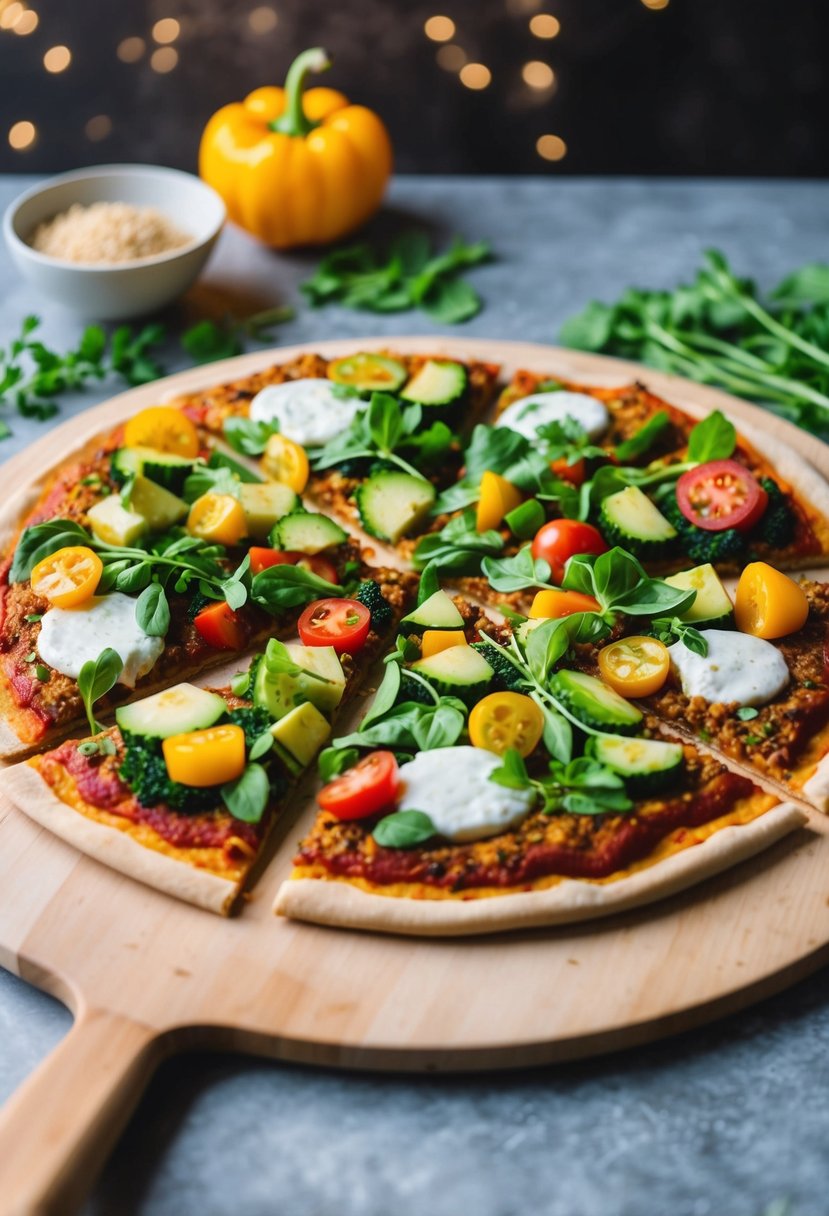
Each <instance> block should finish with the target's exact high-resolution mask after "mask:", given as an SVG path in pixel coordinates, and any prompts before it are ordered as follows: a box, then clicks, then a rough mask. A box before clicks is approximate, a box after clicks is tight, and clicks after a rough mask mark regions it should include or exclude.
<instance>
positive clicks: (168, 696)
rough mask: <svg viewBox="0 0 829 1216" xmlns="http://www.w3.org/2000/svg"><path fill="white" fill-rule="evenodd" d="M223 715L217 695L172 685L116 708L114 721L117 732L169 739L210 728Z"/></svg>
mask: <svg viewBox="0 0 829 1216" xmlns="http://www.w3.org/2000/svg"><path fill="white" fill-rule="evenodd" d="M226 711H227V705H226V704H225V701H224V698H223V697H220V696H219V695H218V693H215V692H208V691H207V689H206V688H197V687H196V685H195V684H174V685H173V687H172V688H165V689H164V691H163V692H157V693H155V694H154V695H153V696H152V697H144V699H143V700H141V701H133V703H132V704H131V705H120V706H119V707H118V709H116V711H115V721H116V722H117V723H118V725H119V727H120V728H121V730H124V731H127V733H128V734H131V735H141V736H142V738H145V739H169V738H170V736H171V735H182V734H187V733H188V732H189V731H191V730H206V729H207V727H208V726H214V725H215V723H216V722H218V721H219V718H221V716H222V714H223V713H225V712H226Z"/></svg>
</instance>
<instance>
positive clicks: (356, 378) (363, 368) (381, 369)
mask: <svg viewBox="0 0 829 1216" xmlns="http://www.w3.org/2000/svg"><path fill="white" fill-rule="evenodd" d="M407 375H408V372H407V371H406V368H405V366H404V365H403V364H402V363H400V362H399V361H398V360H397V359H390V358H389V356H388V355H372V354H369V353H368V351H361V352H360V353H359V354H357V355H346V357H345V358H344V359H335V360H334V362H333V363H329V364H328V378H329V380H333V381H334V382H335V383H336V384H348V385H350V386H351V388H356V389H357V391H358V392H361V393H367V392H375V393H382V392H385V393H396V392H397V390H398V389H399V388H400V386H401V385H402V384H405V382H406V377H407Z"/></svg>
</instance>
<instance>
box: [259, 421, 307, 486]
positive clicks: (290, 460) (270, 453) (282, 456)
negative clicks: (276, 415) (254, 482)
mask: <svg viewBox="0 0 829 1216" xmlns="http://www.w3.org/2000/svg"><path fill="white" fill-rule="evenodd" d="M262 472H263V473H264V474H265V476H266V477H271V478H273V480H274V481H281V482H282V484H283V485H285V486H290V487H291V489H292V490H293V491H294V493H295V494H301V493H302V491H303V490H304V489H305V487H306V486H307V484H308V476H309V473H310V467H309V465H308V455H307V453H306V451H305V448H304V447H302V446H301V445H300V444H298V443H294V441H293V439H288V438H286V437H285V435H271V437H270V439H269V440H268V442H267V446H266V447H265V454H264V456H263V457H262Z"/></svg>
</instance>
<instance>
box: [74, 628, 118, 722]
mask: <svg viewBox="0 0 829 1216" xmlns="http://www.w3.org/2000/svg"><path fill="white" fill-rule="evenodd" d="M123 669H124V664H123V663H122V661H121V656H120V655H119V654H118V652H117V651H115V650H113V649H112V647H110V646H107V648H106V649H105V650H102V651H101V653H100V654H99V655H98V657H97V659H88V660H87V662H86V663H84V665H83V666H82V667H81V670H80V671H79V672H78V692H79V693H80V694H81V700H82V701H83V707H84V711H85V713H86V720H87V722H88V723H89V729H90V731H91V732H92V734H93V735H96V734H98V732H99V731H102V730H103V729H104V728H103V726H101V725H100V723H99V722H96V720H95V715H94V713H93V708H94V705H95V702H96V701H100V699H101V697H104V696H106V694H107V693H108V692H109V691H110V689H112V688H114V687H115V685H116V684H117V683H118V677H119V676H120V674H121V672H122V671H123Z"/></svg>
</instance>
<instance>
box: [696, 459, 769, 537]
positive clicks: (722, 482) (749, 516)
mask: <svg viewBox="0 0 829 1216" xmlns="http://www.w3.org/2000/svg"><path fill="white" fill-rule="evenodd" d="M676 500H677V502H678V503H679V509H680V511H681V512H682V514H683V515H684V516H685V518H686V519H688V520H690V522H691V523H692V524H695V525H696V526H697V527H698V528H704V529H705V530H706V531H707V532H723V531H724V530H725V529H726V528H737V529H738V530H739V531H740V532H747V531H748V530H749V528H753V527H754V525H755V524H756V523H757V522H758V520H759V519H760V518H761V517H762V515H763V512H764V511H765V509H766V507H767V506H768V501H769V496H768V494H767V493H766V491H765V490H764V489H763V487H762V486H761V485H760V483H759V481H758V480H757V478H756V477H755V476H754V474H753V473H750V472H749V471H748V469H746V468H743V466H742V465H741V464H738V463H737V461H736V460H709V461H708V463H707V464H701V465H699V466H698V467H697V468H696V469H689V470H688V472H687V473H683V474H682V476H681V477H680V479H679V481H678V482H677V483H676Z"/></svg>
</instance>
